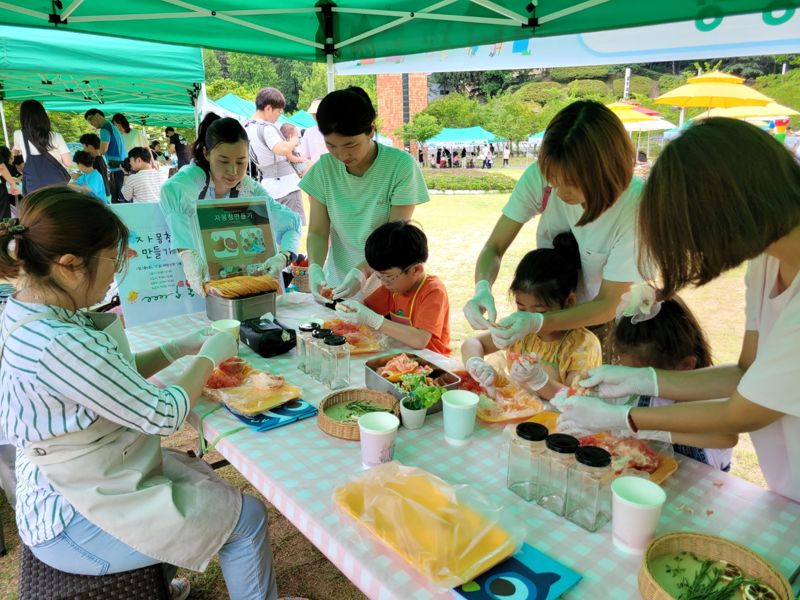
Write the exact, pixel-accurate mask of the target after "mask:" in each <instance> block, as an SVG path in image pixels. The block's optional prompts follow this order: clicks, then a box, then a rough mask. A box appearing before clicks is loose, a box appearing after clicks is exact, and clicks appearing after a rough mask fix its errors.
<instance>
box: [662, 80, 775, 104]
mask: <svg viewBox="0 0 800 600" xmlns="http://www.w3.org/2000/svg"><path fill="white" fill-rule="evenodd" d="M770 102H773V100H772V98H770V97H768V96H765V95H764V94H762V93H761V92H758V91H756V90H754V89H753V88H750V87H747V86H746V85H743V84H740V83H719V82H714V81H706V82H702V83H687V84H686V85H682V86H680V87H679V88H675V89H674V90H672V91H669V92H667V93H666V94H662V95H661V96H659V97H658V98H656V99H655V103H656V104H669V105H670V106H680V107H683V108H687V107H690V106H694V107H700V108H730V107H732V106H766V105H767V104H769V103H770Z"/></svg>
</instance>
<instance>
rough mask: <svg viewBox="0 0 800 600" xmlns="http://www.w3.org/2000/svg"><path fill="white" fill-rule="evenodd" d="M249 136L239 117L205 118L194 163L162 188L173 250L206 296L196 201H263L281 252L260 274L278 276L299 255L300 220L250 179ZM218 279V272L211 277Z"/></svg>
mask: <svg viewBox="0 0 800 600" xmlns="http://www.w3.org/2000/svg"><path fill="white" fill-rule="evenodd" d="M249 156H250V155H249V146H248V139H247V132H245V130H244V128H243V127H242V126H241V124H240V123H239V122H238V121H237V120H236V119H230V118H224V119H222V118H220V117H219V116H217V115H215V114H214V113H209V114H208V115H206V117H205V119H203V122H202V123H201V124H200V129H199V130H198V132H197V141H196V142H195V145H194V159H193V161H192V164H190V165H186V166H185V167H183V168H182V169H181V170H180V171H179V172H178V173H177V174H176V175H175V176H174V177H172V178H170V179H169V180H167V182H166V183H165V184H164V185H163V186H162V188H161V210H162V211H163V213H164V217H165V218H166V221H167V226H168V227H169V230H170V234H171V235H172V248H173V249H175V250H177V251H178V252H179V253H180V257H181V262H182V263H183V268H184V271H185V273H186V278H187V279H188V280H189V284H190V285H191V287H192V289H193V290H195V291H196V292H197V293H199V294H201V295H205V292H204V291H203V283H204V282H205V281H208V280H209V279H210V278H211V277H210V274H209V272H208V264H207V262H206V259H205V256H204V252H203V243H202V238H201V236H200V226H199V223H198V221H197V201H198V200H204V199H206V198H208V199H212V198H239V197H242V198H264V199H265V202H266V205H265V209H264V210H265V213H266V214H265V215H262V216H266V217H267V218H268V219H269V223H270V228H271V230H272V237H273V239H274V240H275V245H276V247H277V249H278V250H279V252H278V254H276V255H274V256H271V257H269V258H268V259H267V260H266V261H265V262H264V263H263V265H262V266H261V270H262V271H263V272H264V273H266V274H268V275H271V276H273V277H276V278H278V277H279V275H280V274H281V271H283V269H284V268H285V267H286V266H287V265H288V264H289V263H290V262H291V261H292V260H294V257H295V256H296V255H297V250H298V248H299V246H300V233H301V224H300V217H298V216H297V214H295V213H294V212H293V211H292V210H291V209H289V208H288V207H286V206H283V205H281V204H278V203H277V202H276V201H275V200H273V199H272V198H271V197H270V195H269V194H268V193H267V192H266V190H265V189H264V188H263V187H261V185H259V184H258V183H257V182H256V181H255V180H254V179H252V178H251V177H249V176H247V168H248V166H249V164H250V163H249V161H250V158H249ZM212 275H214V278H215V279H216V278H217V277H216V275H217V274H216V273H214V274H212Z"/></svg>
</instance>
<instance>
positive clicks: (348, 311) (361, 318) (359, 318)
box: [336, 300, 384, 330]
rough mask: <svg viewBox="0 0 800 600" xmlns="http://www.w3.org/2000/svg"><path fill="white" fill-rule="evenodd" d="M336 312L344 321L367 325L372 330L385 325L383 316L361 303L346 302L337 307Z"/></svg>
mask: <svg viewBox="0 0 800 600" xmlns="http://www.w3.org/2000/svg"><path fill="white" fill-rule="evenodd" d="M336 312H337V313H340V314H341V315H342V317H344V319H346V320H347V321H350V322H351V323H358V324H359V325H366V326H367V327H369V328H371V329H375V330H377V329H380V328H381V325H383V320H384V319H383V315H379V314H378V313H376V312H375V311H374V310H371V309H370V308H369V307H367V306H364V305H363V304H361V302H357V301H355V300H345V301H344V302H340V303H339V304H337V305H336Z"/></svg>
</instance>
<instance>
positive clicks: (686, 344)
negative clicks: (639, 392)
mask: <svg viewBox="0 0 800 600" xmlns="http://www.w3.org/2000/svg"><path fill="white" fill-rule="evenodd" d="M637 287H639V286H637ZM635 295H636V294H635V290H632V291H631V292H629V293H628V294H626V295H624V296H623V299H628V298H632V297H633V296H635ZM654 300H655V296H654V295H653V301H654ZM633 304H636V305H637V306H627V307H625V314H632V315H633V316H622V317H620V318H619V320H618V322H617V326H616V329H615V330H614V344H615V345H614V348H615V349H616V351H617V353H618V356H619V359H618V362H619V364H621V365H624V366H627V367H652V368H654V369H667V370H671V371H690V370H693V369H702V368H705V367H710V366H711V365H712V361H711V350H710V348H709V346H708V340H707V339H706V336H705V333H704V332H703V329H702V328H701V327H700V324H699V323H698V322H697V319H696V318H695V316H694V315H693V314H692V312H691V311H690V310H689V308H688V307H687V306H686V305H685V304H684V303H683V301H682V300H681V299H680V298H678V297H677V296H676V297H675V298H672V299H671V300H666V301H665V302H662V303H660V304H654V308H655V307H657V308H655V310H654V309H650V308H649V305H650V304H652V303H651V302H647V301H645V302H642V301H641V300H638V299H637V300H634V301H633ZM639 305H641V306H645V307H648V308H644V309H641V308H640V306H639ZM629 403H631V404H632V405H633V406H665V405H667V404H672V403H673V400H667V399H665V398H653V397H650V396H636V397H635V398H634V399H633V400H632V401H629ZM737 440H738V436H737V435H736V434H730V435H727V434H720V435H711V434H708V435H692V434H687V433H673V434H672V436H671V441H672V442H673V448H674V450H675V452H677V453H679V454H683V455H684V456H688V457H689V458H693V459H695V460H698V461H700V462H702V463H705V464H707V465H710V466H712V467H714V468H715V469H720V470H722V471H729V470H730V468H731V454H732V448H733V446H735V445H736V442H737ZM697 445H705V446H708V447H705V448H703V447H697Z"/></svg>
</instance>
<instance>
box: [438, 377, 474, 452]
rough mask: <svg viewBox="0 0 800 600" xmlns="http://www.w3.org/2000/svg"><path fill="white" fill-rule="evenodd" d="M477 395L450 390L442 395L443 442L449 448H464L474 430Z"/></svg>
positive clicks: (464, 391)
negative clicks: (448, 445)
mask: <svg viewBox="0 0 800 600" xmlns="http://www.w3.org/2000/svg"><path fill="white" fill-rule="evenodd" d="M478 400H479V398H478V394H474V393H473V392H468V391H466V390H450V391H448V392H445V393H444V394H442V407H443V411H444V440H445V441H446V442H447V443H448V444H450V445H451V446H456V447H459V446H466V445H467V444H469V442H470V440H469V438H470V436H472V432H473V431H474V429H475V415H476V413H477V412H478Z"/></svg>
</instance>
